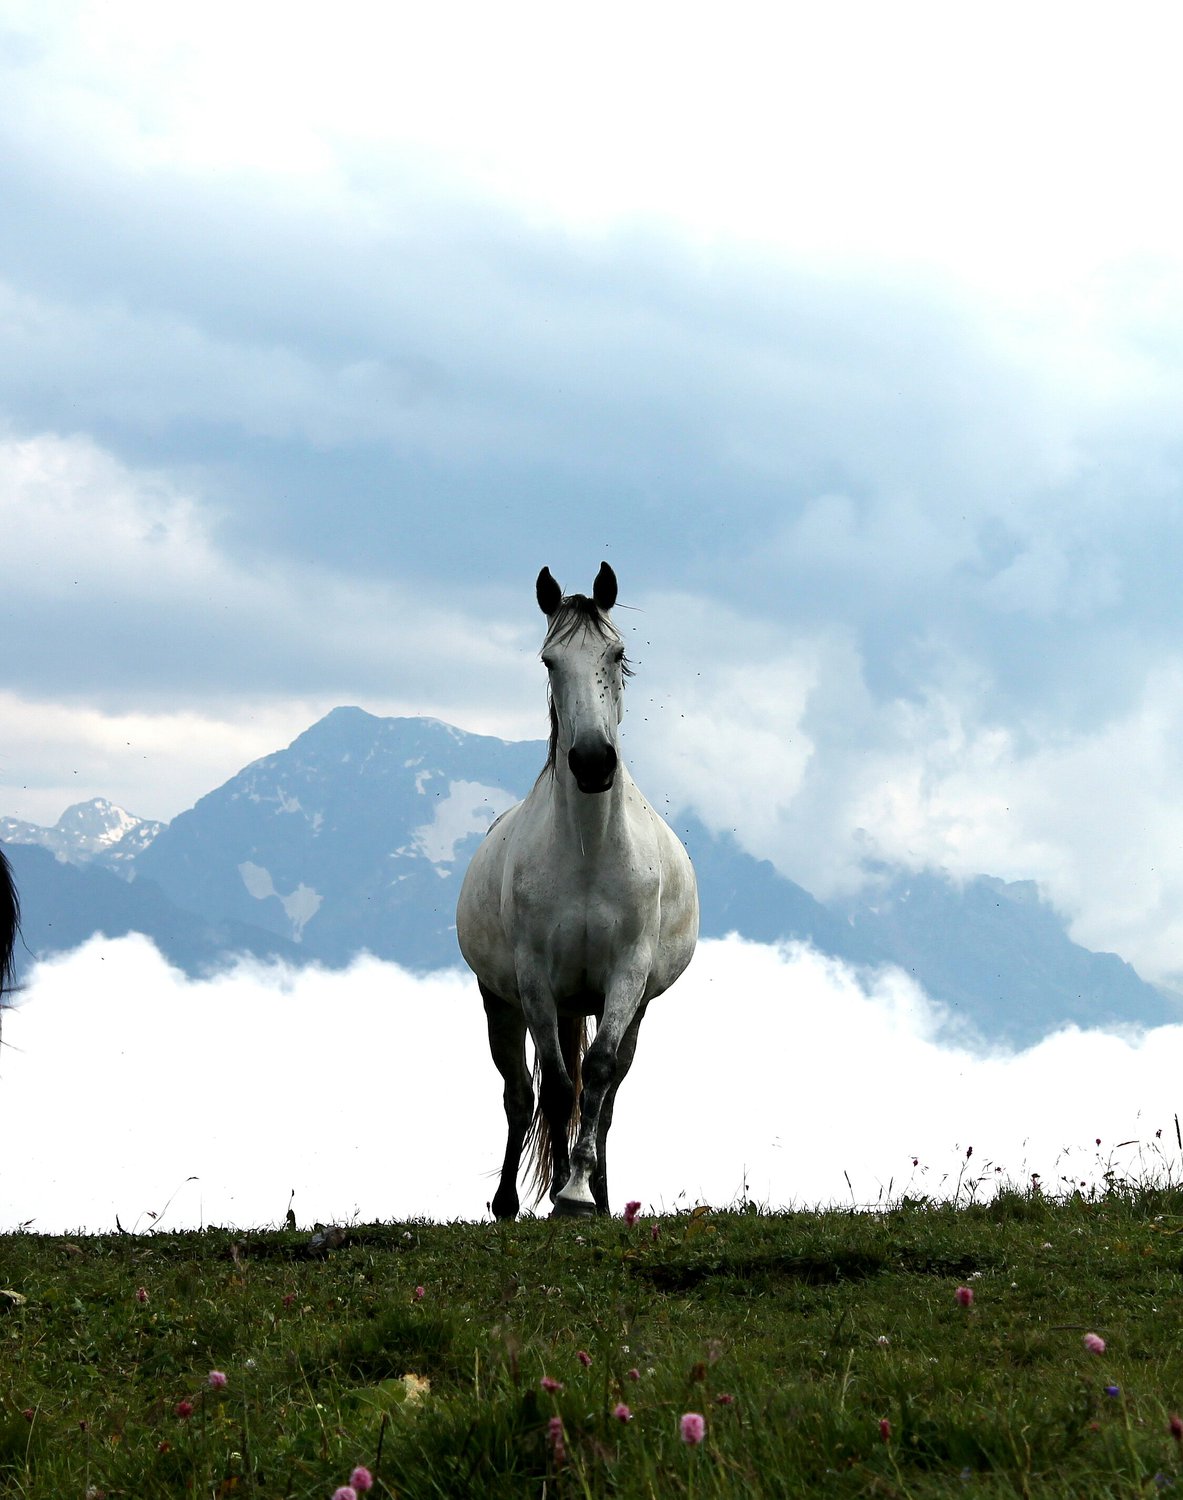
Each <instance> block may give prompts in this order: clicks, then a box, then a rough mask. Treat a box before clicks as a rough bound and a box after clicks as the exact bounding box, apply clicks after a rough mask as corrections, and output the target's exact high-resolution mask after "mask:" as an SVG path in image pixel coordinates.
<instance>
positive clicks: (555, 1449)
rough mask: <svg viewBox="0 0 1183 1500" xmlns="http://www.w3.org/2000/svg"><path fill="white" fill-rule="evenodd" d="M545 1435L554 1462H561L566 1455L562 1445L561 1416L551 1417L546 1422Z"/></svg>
mask: <svg viewBox="0 0 1183 1500" xmlns="http://www.w3.org/2000/svg"><path fill="white" fill-rule="evenodd" d="M546 1431H547V1435H548V1437H549V1438H550V1451H551V1452H552V1453H553V1454H554V1459H555V1463H557V1464H561V1463H562V1462H563V1460H564V1459H565V1458H566V1457H567V1450H566V1448H565V1447H564V1446H563V1419H562V1417H551V1419H550V1421H549V1422H548V1423H547V1424H546Z"/></svg>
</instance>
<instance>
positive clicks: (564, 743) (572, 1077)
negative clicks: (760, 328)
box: [456, 563, 698, 1219]
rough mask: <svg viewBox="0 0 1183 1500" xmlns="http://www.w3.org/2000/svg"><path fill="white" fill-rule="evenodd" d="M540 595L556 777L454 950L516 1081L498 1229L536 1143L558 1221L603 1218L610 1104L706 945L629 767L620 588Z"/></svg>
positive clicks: (485, 884) (505, 839)
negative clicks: (657, 1007)
mask: <svg viewBox="0 0 1183 1500" xmlns="http://www.w3.org/2000/svg"><path fill="white" fill-rule="evenodd" d="M536 593H537V598H538V605H539V608H540V609H541V610H542V612H543V614H544V615H545V616H546V619H547V631H546V638H545V640H544V641H543V644H542V661H543V664H544V665H545V667H546V670H547V674H548V676H549V680H550V745H549V753H548V755H547V761H546V765H545V766H544V767H543V770H542V773H541V775H540V776H539V778H538V780H537V781H536V782H535V784H534V788H533V790H532V791H531V792H530V794H529V796H527V797H526V799H525V801H523V802H519V803H518V804H517V806H516V807H511V808H510V809H509V811H508V812H506V813H503V814H502V815H501V817H499V818H498V819H496V821H495V822H494V823H493V824H492V826H491V827H490V829H489V832H488V834H487V836H486V837H485V840H484V842H483V843H482V844H481V845H480V847H479V848H478V850H477V852H476V854H475V855H474V856H473V859H472V863H471V864H470V865H469V867H468V871H467V873H466V875H465V877H464V884H463V886H462V888H461V891H460V900H459V904H458V906H457V910H456V933H457V937H458V939H459V942H460V951H461V952H462V953H463V955H464V958H465V961H466V962H467V964H468V966H469V967H470V968H471V969H472V970H473V972H474V973H475V974H476V976H477V983H478V985H479V988H480V992H481V997H482V999H483V1000H484V1005H485V1016H486V1020H487V1022H488V1030H489V1047H490V1050H491V1052H492V1054H493V1061H494V1063H495V1064H496V1066H497V1068H498V1071H499V1072H500V1074H501V1077H502V1079H503V1080H504V1083H505V1096H504V1097H505V1115H506V1120H507V1123H508V1127H509V1134H508V1139H507V1141H506V1147H505V1159H504V1162H503V1164H502V1168H501V1181H500V1183H499V1185H498V1188H497V1192H496V1194H495V1195H494V1197H493V1212H494V1213H495V1214H496V1215H497V1217H498V1218H499V1219H506V1218H513V1217H514V1216H515V1215H516V1213H517V1211H518V1206H519V1200H518V1187H517V1179H518V1169H519V1166H520V1163H521V1157H522V1152H523V1148H524V1147H525V1146H526V1145H527V1140H528V1137H529V1138H530V1141H531V1144H532V1146H533V1152H532V1154H533V1156H534V1160H535V1165H536V1181H537V1182H538V1185H539V1196H540V1197H541V1195H542V1193H543V1192H546V1191H547V1189H549V1192H550V1197H551V1200H552V1202H553V1203H554V1212H555V1213H556V1214H560V1215H563V1214H570V1215H575V1214H590V1213H595V1212H597V1211H598V1212H599V1213H607V1212H608V1169H607V1155H606V1148H607V1140H608V1130H609V1127H610V1126H611V1123H612V1110H613V1105H614V1102H615V1099H616V1091H617V1089H618V1088H619V1087H620V1084H621V1081H622V1080H623V1079H624V1076H625V1074H626V1073H627V1072H628V1070H629V1066H630V1064H631V1063H632V1060H633V1053H634V1051H635V1049H636V1045H637V1033H638V1030H639V1029H640V1025H641V1021H642V1019H643V1018H644V1015H645V1009H646V1007H647V1006H648V1004H649V1002H650V1000H652V999H653V998H654V997H655V996H657V995H660V994H661V993H662V992H663V991H664V990H667V989H669V987H670V985H672V984H673V982H674V981H675V980H676V979H677V978H678V976H679V975H680V974H681V973H682V971H683V970H684V969H685V967H686V965H687V964H688V963H689V962H690V959H691V957H692V955H693V953H694V948H695V944H696V942H697V940H698V890H697V886H696V884H695V879H694V870H693V868H692V866H691V864H690V859H689V856H688V855H687V853H686V850H685V849H684V848H683V847H682V844H681V843H680V842H679V840H678V838H677V837H676V836H675V834H674V833H673V831H672V829H670V828H669V827H668V826H667V824H666V823H665V822H663V820H662V819H661V818H660V817H659V816H658V814H657V813H656V812H655V811H654V810H653V808H652V807H650V805H649V803H648V802H646V800H645V798H644V797H643V796H642V795H641V793H640V791H639V790H638V788H637V785H636V783H635V782H634V781H633V779H632V777H631V776H630V775H629V773H628V771H627V770H626V768H625V766H624V763H623V761H622V760H621V756H620V740H619V726H620V720H621V717H622V716H623V713H624V682H625V678H626V676H627V675H629V666H628V662H627V659H626V657H625V651H624V642H623V640H622V639H621V636H620V633H619V632H618V631H617V629H616V627H615V625H614V624H613V623H612V621H611V619H610V618H609V612H610V611H611V609H612V607H613V606H614V605H615V603H616V596H617V582H616V575H615V573H614V572H613V571H612V569H611V568H610V567H609V566H608V564H607V563H602V564H601V566H600V571H599V573H598V574H597V575H596V580H595V584H594V586H593V589H592V593H591V596H590V597H588V596H587V595H584V594H571V595H566V596H564V594H563V591H562V589H561V588H560V587H559V585H558V583H556V581H555V580H554V578H553V577H552V576H551V573H550V570H549V568H543V569H542V571H541V572H540V573H539V575H538V580H537V584H536ZM589 1017H594V1018H595V1021H596V1030H595V1037H594V1040H592V1041H591V1043H590V1045H589V1044H588V1042H587V1034H588V1028H587V1022H588V1018H589ZM527 1032H528V1033H529V1035H530V1038H531V1040H532V1041H533V1044H534V1058H535V1062H534V1075H535V1078H536V1079H537V1083H538V1100H537V1105H536V1104H535V1099H534V1085H533V1083H532V1081H531V1076H530V1070H529V1069H528V1068H527V1066H526V1046H525V1043H526V1034H527Z"/></svg>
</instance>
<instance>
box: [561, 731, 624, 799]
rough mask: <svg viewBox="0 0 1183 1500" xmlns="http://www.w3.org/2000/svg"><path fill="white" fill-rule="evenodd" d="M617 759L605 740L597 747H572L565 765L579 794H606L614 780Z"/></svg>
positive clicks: (614, 751) (613, 748) (611, 746)
mask: <svg viewBox="0 0 1183 1500" xmlns="http://www.w3.org/2000/svg"><path fill="white" fill-rule="evenodd" d="M618 760H619V757H618V756H617V754H616V749H615V747H614V746H613V745H612V744H611V743H610V742H609V741H607V740H604V741H603V742H602V743H600V744H598V745H590V746H580V745H572V747H571V749H570V750H569V751H568V752H567V764H568V766H570V768H571V774H572V776H574V777H575V780H576V783H577V784H578V786H579V790H580V791H581V792H606V791H608V790H609V788H610V787H611V785H612V783H613V781H614V780H615V779H616V766H617V762H618Z"/></svg>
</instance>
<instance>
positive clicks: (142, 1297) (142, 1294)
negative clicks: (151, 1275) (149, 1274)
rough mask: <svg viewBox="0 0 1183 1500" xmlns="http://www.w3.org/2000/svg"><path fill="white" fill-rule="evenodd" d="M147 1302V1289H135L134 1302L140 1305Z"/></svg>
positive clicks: (141, 1287)
mask: <svg viewBox="0 0 1183 1500" xmlns="http://www.w3.org/2000/svg"><path fill="white" fill-rule="evenodd" d="M147 1300H148V1288H147V1287H146V1286H138V1287H136V1301H137V1302H139V1303H140V1304H141V1305H142V1304H143V1303H145V1302H147Z"/></svg>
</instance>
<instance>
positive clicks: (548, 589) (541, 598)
mask: <svg viewBox="0 0 1183 1500" xmlns="http://www.w3.org/2000/svg"><path fill="white" fill-rule="evenodd" d="M534 591H535V593H536V594H537V595H538V608H539V609H540V610H541V611H542V613H543V614H544V615H546V617H547V618H548V619H549V618H550V616H551V615H553V614H554V612H555V610H556V609H558V607H559V605H560V604H562V602H563V591H562V589H561V588H560V587H559V586H558V584H557V583H556V582H555V581H554V579H553V578H552V577H551V576H550V569H549V568H543V570H542V572H541V573H539V575H538V582H537V583H536V584H535V585H534Z"/></svg>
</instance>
